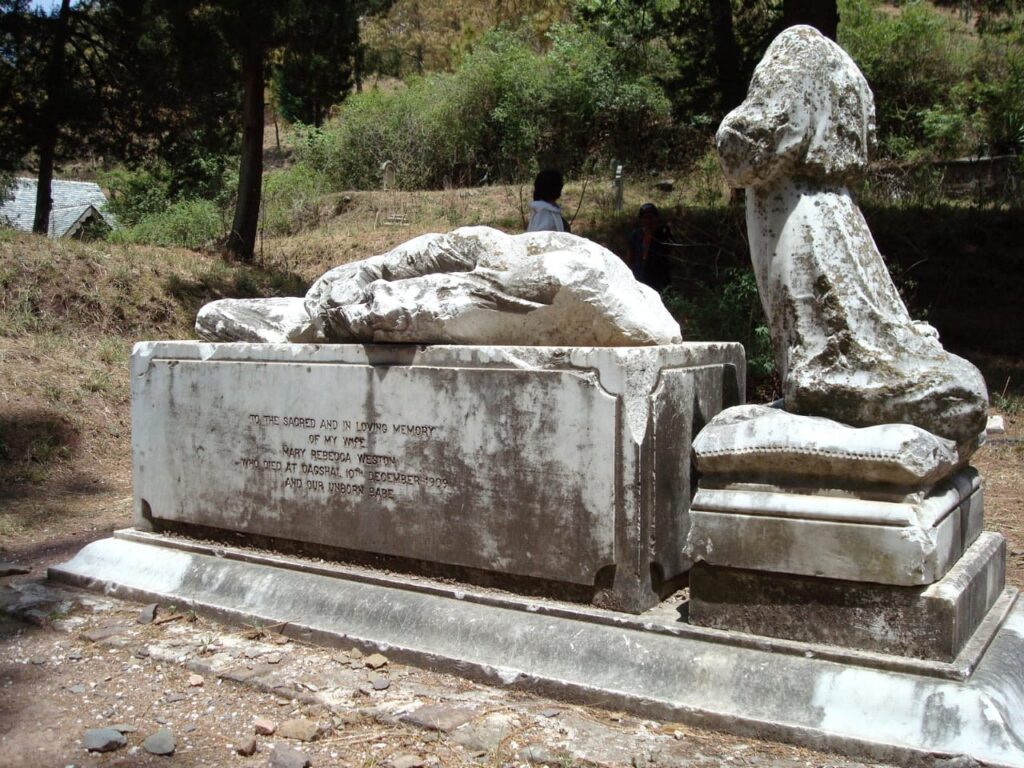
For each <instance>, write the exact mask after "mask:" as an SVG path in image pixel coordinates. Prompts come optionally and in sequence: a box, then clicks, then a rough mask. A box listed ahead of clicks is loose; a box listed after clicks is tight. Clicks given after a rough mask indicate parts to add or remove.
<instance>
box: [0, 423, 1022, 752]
mask: <svg viewBox="0 0 1024 768" xmlns="http://www.w3.org/2000/svg"><path fill="white" fill-rule="evenodd" d="M1006 421H1007V428H1008V430H1007V433H1006V434H1003V435H993V436H991V437H990V440H989V443H988V444H987V445H986V446H985V447H983V448H982V449H981V451H980V452H979V453H978V454H977V456H976V459H975V461H974V464H975V465H976V466H977V467H978V468H979V469H980V470H981V472H982V473H983V476H984V483H985V485H984V487H985V504H986V516H987V527H988V528H989V529H992V530H997V531H1000V532H1002V533H1003V534H1004V535H1006V537H1007V540H1008V544H1009V546H1008V563H1007V578H1008V581H1009V583H1011V584H1014V585H1016V586H1018V587H1020V586H1022V585H1024V523H1022V520H1024V487H1022V483H1024V473H1022V471H1021V470H1022V468H1024V440H1022V435H1021V433H1022V431H1024V429H1022V428H1024V419H1022V418H1021V417H1019V416H1012V415H1011V416H1007V418H1006ZM103 464H104V462H103V461H102V457H98V458H97V464H96V466H95V467H92V468H90V467H88V466H85V467H82V466H79V467H78V473H79V476H82V477H87V478H88V477H90V476H94V477H96V478H98V481H97V482H86V483H80V484H78V485H77V486H76V484H75V483H73V482H68V478H64V479H63V480H62V481H61V482H59V483H57V484H56V487H53V486H52V485H51V487H50V489H49V492H44V491H43V490H42V489H41V490H40V492H39V493H34V494H33V493H29V494H23V495H21V496H8V497H7V498H5V499H4V500H2V501H0V514H2V515H3V516H4V517H5V519H7V520H8V521H9V522H10V521H17V524H9V525H8V528H7V529H6V535H4V537H3V540H2V549H0V560H6V561H10V562H15V563H17V564H19V565H21V566H23V567H25V568H27V569H28V570H29V573H27V574H23V575H18V576H8V577H6V578H3V579H2V580H0V609H5V610H2V611H0V616H4V618H2V619H0V691H2V695H0V768H6V766H12V767H13V766H58V767H59V766H70V765H73V766H76V768H85V767H86V766H89V767H93V766H125V767H127V766H150V765H181V766H202V765H208V766H221V765H238V766H246V765H254V766H266V765H275V764H277V763H275V762H273V759H272V756H273V754H274V750H275V749H277V748H281V750H282V754H281V755H278V756H277V759H279V760H283V759H284V754H283V751H284V749H283V748H284V747H287V748H291V749H295V750H298V751H300V752H302V753H303V755H305V756H306V757H308V758H309V759H310V760H311V761H312V765H314V766H382V767H384V766H395V767H398V766H405V767H406V768H412V767H413V766H417V765H423V766H470V765H480V766H517V765H529V764H532V765H549V766H569V765H581V766H582V765H606V766H655V765H657V766H705V765H724V764H728V765H737V766H740V765H744V766H753V765H758V766H780V767H789V766H793V767H794V768H796V766H849V767H851V768H852V766H857V765H861V763H858V762H855V761H852V760H848V759H846V758H843V757H840V756H836V755H826V754H821V753H817V752H813V751H809V750H804V749H799V748H795V747H791V746H787V745H782V744H777V743H773V742H765V741H758V740H752V739H741V738H736V737H733V736H729V735H724V734H720V733H715V732H710V731H703V730H700V729H696V728H690V727H686V726H682V725H679V724H673V723H659V722H654V721H650V720H643V719H639V718H635V717H631V716H629V715H625V714H623V713H617V712H608V711H603V710H597V709H592V708H587V707H581V706H575V705H572V704H568V703H564V702H556V701H552V700H550V699H545V698H541V697H535V696H531V695H528V694H524V693H520V692H511V691H506V690H500V689H494V688H488V687H487V686H483V685H477V684H475V683H471V682H468V681H465V680H461V679H458V678H455V677H451V676H448V675H444V674H437V673H432V672H428V671H424V670H419V669H415V668H412V667H407V666H402V665H398V664H395V663H393V662H391V661H390V660H386V661H385V662H384V663H383V664H382V665H380V666H378V667H377V668H373V664H370V663H368V661H369V659H365V658H362V657H361V656H359V654H358V652H351V653H350V652H346V651H344V650H343V651H334V650H328V649H322V648H318V647H315V646H311V645H305V644H303V643H301V642H296V641H294V640H288V639H287V638H284V637H283V636H280V635H275V634H274V633H273V632H272V631H267V630H263V629H260V628H245V627H242V628H238V627H228V626H222V625H219V624H217V623H214V622H210V621H205V620H202V619H199V618H197V617H195V616H194V615H188V614H180V613H175V611H174V610H173V608H172V607H169V606H162V607H161V608H160V610H159V612H158V614H157V618H156V621H154V622H152V623H149V624H141V623H139V622H138V620H137V618H138V614H139V610H140V606H138V605H135V604H131V603H127V602H123V601H119V600H113V599H110V598H106V597H102V596H98V595H92V594H88V593H85V592H81V591H78V590H72V589H67V588H61V587H57V586H56V585H51V584H49V583H47V582H46V581H45V578H44V576H45V568H46V567H47V566H48V565H50V564H53V563H58V562H61V561H63V560H65V559H67V558H69V557H70V556H71V555H72V554H73V553H74V552H76V551H77V550H78V549H79V548H80V547H81V546H82V545H84V544H85V543H86V542H88V541H91V540H94V539H97V538H100V537H102V536H105V535H107V534H108V533H109V532H110V531H111V530H113V529H115V528H119V527H125V526H127V525H129V523H130V509H131V498H130V486H129V482H128V478H127V477H126V476H124V475H118V474H114V475H110V474H108V475H106V476H104V475H103V473H102V471H101V467H102V466H103ZM90 472H92V473H94V475H90ZM377 662H379V660H377ZM374 663H376V662H374ZM424 706H425V707H433V708H435V709H434V710H428V711H434V712H435V714H436V716H437V717H436V721H435V720H430V719H429V718H428V719H427V720H426V721H424V719H423V718H419V719H418V720H417V718H416V716H415V713H416V711H417V709H418V708H419V707H424ZM260 718H263V719H265V720H267V721H269V723H270V724H272V725H274V726H275V727H276V728H277V730H276V731H275V733H274V734H273V735H256V734H255V732H254V726H255V723H256V721H257V720H258V719H260ZM287 721H293V722H291V723H290V724H288V725H285V724H286V722H287ZM453 723H454V724H455V725H453ZM112 725H116V726H117V727H118V728H124V729H125V732H124V738H125V741H126V743H125V745H124V746H122V747H120V748H119V749H117V750H116V751H113V752H109V753H94V752H87V751H86V750H85V748H84V746H83V739H84V737H85V733H86V731H87V729H90V728H99V727H109V726H112ZM160 728H166V729H168V730H169V731H170V732H171V734H172V735H173V739H174V741H175V752H174V754H173V756H170V757H158V756H155V755H152V754H150V753H148V752H147V751H146V750H145V748H144V747H143V743H144V741H145V740H146V739H147V738H148V737H149V736H150V735H152V734H153V733H155V732H156V731H157V730H159V729H160ZM282 728H283V729H285V730H286V731H287V730H288V729H289V728H291V729H292V730H293V731H294V734H293V735H295V734H297V735H299V736H307V737H309V736H310V735H311V734H315V736H314V739H315V740H312V741H303V740H301V739H299V738H286V737H284V736H282V735H281V729H282ZM303 728H305V729H306V730H307V731H308V733H302V730H303ZM252 738H255V739H256V744H257V748H258V750H259V751H258V752H257V753H256V754H255V755H253V756H250V757H243V756H240V755H239V754H238V753H237V749H238V747H240V746H243V745H244V744H245V742H246V741H248V740H249V739H252ZM280 764H281V765H286V764H287V763H285V762H281V763H280ZM297 764H299V765H301V764H302V763H301V761H300V762H299V763H297Z"/></svg>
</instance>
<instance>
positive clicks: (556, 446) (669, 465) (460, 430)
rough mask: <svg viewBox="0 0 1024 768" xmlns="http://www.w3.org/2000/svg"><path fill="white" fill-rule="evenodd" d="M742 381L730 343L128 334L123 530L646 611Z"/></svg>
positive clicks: (660, 588) (674, 567) (738, 354)
mask: <svg viewBox="0 0 1024 768" xmlns="http://www.w3.org/2000/svg"><path fill="white" fill-rule="evenodd" d="M743 376H744V359H743V350H742V347H741V346H740V345H738V344H718V343H698V344H677V345H663V346H651V347H625V348H604V347H571V348H569V347H566V348H561V347H479V346H427V347H422V346H416V345H357V344H353V345H315V344H305V345H292V344H209V343H202V342H145V343H140V344H138V345H136V347H135V350H134V352H133V354H132V450H133V461H134V464H133V470H134V489H135V525H136V527H137V528H140V529H143V530H179V531H185V532H196V531H199V532H202V533H203V534H204V535H208V534H210V533H211V532H212V533H214V534H217V533H218V532H219V534H221V535H225V536H229V537H237V536H240V535H241V536H245V537H249V541H253V540H254V538H255V537H260V540H261V541H263V542H269V543H270V544H272V545H274V546H279V545H282V544H287V543H292V544H295V543H298V544H301V545H309V546H315V547H316V548H317V549H318V551H322V550H325V549H326V550H330V551H334V552H336V553H338V554H339V555H340V556H351V555H353V554H369V555H372V556H379V557H386V558H391V560H388V561H386V563H385V564H387V565H395V561H399V563H398V564H399V565H400V566H403V567H405V566H408V567H410V568H415V567H421V566H422V565H423V564H427V565H429V566H445V567H452V568H461V569H464V570H463V571H460V572H458V574H457V575H458V576H459V577H460V578H468V579H470V580H472V577H473V576H474V574H479V573H483V574H488V575H489V576H497V577H500V578H508V579H526V580H533V581H531V582H530V583H531V585H533V586H536V585H534V584H533V582H541V583H543V584H545V585H555V586H554V590H553V591H554V592H555V593H556V594H561V593H566V594H568V593H569V592H571V593H572V594H574V595H576V596H577V599H583V600H592V601H594V602H596V603H598V604H602V605H605V606H608V607H615V608H619V609H623V610H628V611H634V612H635V611H640V610H643V609H644V608H647V607H649V606H650V605H653V604H654V603H655V602H657V600H658V598H659V595H661V594H663V593H664V592H665V591H666V590H667V591H671V587H672V584H673V581H674V580H677V579H678V578H679V577H680V576H681V575H682V574H684V573H685V571H686V570H687V569H688V568H689V566H690V561H689V560H687V559H686V558H685V557H684V556H683V555H682V551H683V543H684V542H685V540H686V534H687V529H688V518H687V514H686V512H687V508H688V505H689V500H690V498H691V496H692V491H691V487H692V471H693V470H692V469H691V465H690V438H691V436H692V435H694V434H696V433H697V431H699V430H700V428H701V427H702V426H703V425H704V424H705V423H706V422H707V420H709V419H710V418H711V417H712V416H714V415H715V414H716V413H718V412H719V411H720V410H722V408H724V407H727V406H730V405H733V404H735V403H737V402H739V400H740V398H741V397H742V395H741V393H742V392H743V389H744V382H743ZM233 540H237V539H233ZM420 570H422V568H420ZM434 572H435V573H436V572H437V571H436V569H435V571H434Z"/></svg>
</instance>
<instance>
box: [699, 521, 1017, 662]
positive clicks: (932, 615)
mask: <svg viewBox="0 0 1024 768" xmlns="http://www.w3.org/2000/svg"><path fill="white" fill-rule="evenodd" d="M1005 561H1006V542H1005V540H1004V539H1003V537H1002V536H1001V535H999V534H997V533H988V532H986V533H982V534H981V535H980V536H979V537H978V538H977V539H976V540H975V542H974V544H972V545H971V546H970V547H969V548H968V550H967V552H965V553H964V555H963V557H961V558H960V560H959V561H958V562H957V563H956V565H954V566H953V567H952V568H951V569H950V570H949V571H948V572H947V573H946V574H945V576H943V578H942V579H940V580H939V581H937V582H936V583H934V584H931V585H929V586H927V587H898V586H890V585H883V584H870V583H864V582H854V581H841V580H838V579H822V578H815V577H812V576H796V575H790V574H782V573H771V572H765V571H750V570H741V569H737V568H723V567H719V566H713V565H708V564H707V563H699V564H697V565H696V566H695V567H694V568H693V570H692V571H691V572H690V593H691V597H690V621H691V622H692V623H694V624H698V625H700V626H705V627H714V628H716V629H727V630H734V631H739V632H748V633H751V634H756V635H766V636H769V637H779V638H786V639H790V640H800V641H804V642H811V643H825V644H829V645H839V646H845V647H847V648H857V649H860V650H866V651H876V652H879V653H888V654H897V655H902V656H913V657H917V658H924V659H935V660H941V661H951V660H952V659H954V658H955V657H956V656H957V654H958V653H959V652H960V650H961V649H962V648H963V647H964V644H965V643H966V642H967V641H968V640H969V639H970V637H971V635H972V634H973V633H974V630H975V629H976V628H977V627H978V625H979V624H980V623H981V620H982V619H983V618H985V615H986V614H987V613H988V610H989V609H990V608H991V607H992V605H993V604H994V603H995V601H996V599H997V598H998V597H999V595H1000V594H1001V593H1002V591H1003V587H1004V585H1005V578H1004V577H1005Z"/></svg>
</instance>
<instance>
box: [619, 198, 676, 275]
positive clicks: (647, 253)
mask: <svg viewBox="0 0 1024 768" xmlns="http://www.w3.org/2000/svg"><path fill="white" fill-rule="evenodd" d="M674 241H675V236H674V235H673V234H672V229H671V228H670V227H669V226H668V224H666V223H665V222H663V221H662V219H661V213H660V212H659V211H658V208H657V206H656V205H654V203H644V204H643V205H641V206H640V211H639V213H638V214H637V228H636V229H634V230H633V231H632V232H631V233H630V235H629V254H628V256H627V258H626V263H627V264H628V265H629V268H630V269H631V270H632V271H633V276H634V277H635V278H636V279H637V280H639V281H640V282H641V283H645V284H646V285H649V286H651V288H653V289H654V290H656V291H659V292H660V291H661V290H662V289H663V288H665V287H666V286H667V285H668V284H669V282H670V281H671V266H672V264H671V261H670V259H669V249H670V248H671V246H672V243H673V242H674Z"/></svg>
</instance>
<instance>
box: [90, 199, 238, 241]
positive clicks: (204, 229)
mask: <svg viewBox="0 0 1024 768" xmlns="http://www.w3.org/2000/svg"><path fill="white" fill-rule="evenodd" d="M225 229H226V227H225V223H224V219H223V217H222V215H221V211H220V209H219V208H218V207H217V205H216V203H214V202H213V201H211V200H179V201H178V202H176V203H171V204H170V205H169V206H167V207H166V208H165V209H163V210H161V211H159V212H157V213H150V214H147V215H145V216H143V217H142V218H141V219H139V221H138V222H136V223H135V225H134V226H131V227H124V228H122V229H117V230H114V231H113V232H112V233H111V235H110V239H111V240H112V241H114V242H122V243H146V244H148V245H161V246H182V247H185V248H200V247H202V246H205V245H209V244H210V243H212V242H213V241H215V240H216V239H217V238H219V237H221V236H222V235H223V234H224V231H225Z"/></svg>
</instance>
